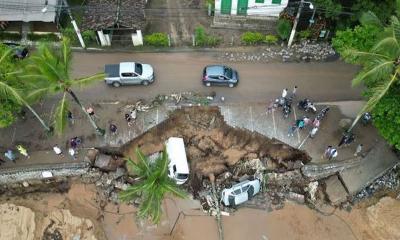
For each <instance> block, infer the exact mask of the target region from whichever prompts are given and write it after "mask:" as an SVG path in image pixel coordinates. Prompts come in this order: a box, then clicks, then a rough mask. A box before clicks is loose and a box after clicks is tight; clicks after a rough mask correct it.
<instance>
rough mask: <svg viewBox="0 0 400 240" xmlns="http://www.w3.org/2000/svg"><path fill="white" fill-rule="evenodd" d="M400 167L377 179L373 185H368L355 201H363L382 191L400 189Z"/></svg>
mask: <svg viewBox="0 0 400 240" xmlns="http://www.w3.org/2000/svg"><path fill="white" fill-rule="evenodd" d="M399 170H400V169H399V167H398V166H395V167H394V168H393V169H391V170H389V171H388V172H387V173H386V174H385V175H383V176H382V177H380V178H378V179H376V180H375V181H374V182H373V183H372V184H370V185H368V186H367V187H366V188H364V189H363V190H362V191H361V192H359V193H358V194H357V195H356V196H355V197H354V201H355V202H357V201H361V200H362V199H365V198H368V197H371V196H372V195H373V194H374V193H376V192H378V191H381V190H397V189H399V188H400V173H399Z"/></svg>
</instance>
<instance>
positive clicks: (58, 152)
mask: <svg viewBox="0 0 400 240" xmlns="http://www.w3.org/2000/svg"><path fill="white" fill-rule="evenodd" d="M53 151H54V152H55V153H56V154H57V155H59V156H61V157H64V154H63V152H62V151H61V148H60V147H59V146H58V145H57V144H56V145H54V146H53Z"/></svg>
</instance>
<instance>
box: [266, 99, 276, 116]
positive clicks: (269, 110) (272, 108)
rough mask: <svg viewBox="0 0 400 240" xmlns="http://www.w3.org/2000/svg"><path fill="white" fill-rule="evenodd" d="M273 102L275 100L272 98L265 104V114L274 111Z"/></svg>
mask: <svg viewBox="0 0 400 240" xmlns="http://www.w3.org/2000/svg"><path fill="white" fill-rule="evenodd" d="M274 103H275V102H274V100H273V99H271V101H269V104H268V106H267V115H268V114H271V113H272V111H274V106H275V104H274Z"/></svg>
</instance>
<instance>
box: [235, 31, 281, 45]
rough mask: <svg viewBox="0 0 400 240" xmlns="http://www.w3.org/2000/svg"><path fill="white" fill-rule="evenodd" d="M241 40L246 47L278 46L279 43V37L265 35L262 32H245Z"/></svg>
mask: <svg viewBox="0 0 400 240" xmlns="http://www.w3.org/2000/svg"><path fill="white" fill-rule="evenodd" d="M240 40H241V41H242V43H244V44H246V45H256V44H261V43H267V44H276V43H277V42H278V37H277V36H275V35H272V34H267V35H263V34H262V33H260V32H245V33H243V34H242V35H241V36H240Z"/></svg>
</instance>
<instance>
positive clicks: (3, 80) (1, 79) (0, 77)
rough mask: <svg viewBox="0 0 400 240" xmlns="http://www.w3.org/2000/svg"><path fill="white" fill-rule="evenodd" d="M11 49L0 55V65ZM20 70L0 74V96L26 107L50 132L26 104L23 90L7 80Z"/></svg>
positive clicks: (49, 130) (7, 57)
mask: <svg viewBox="0 0 400 240" xmlns="http://www.w3.org/2000/svg"><path fill="white" fill-rule="evenodd" d="M12 51H13V50H12V49H8V50H7V51H5V52H3V54H2V56H1V57H0V65H3V64H6V62H7V61H9V60H10V59H11V54H12ZM19 73H20V71H10V72H4V73H1V74H0V96H1V97H2V98H5V99H9V100H11V101H14V102H16V103H17V104H18V105H21V106H25V107H27V108H28V109H29V110H30V111H31V112H32V113H33V115H34V116H35V117H36V118H37V120H39V122H40V124H41V125H42V126H43V128H44V129H46V131H47V132H51V130H52V129H51V128H50V127H49V126H47V124H46V123H45V122H44V121H43V119H42V118H41V117H40V116H39V115H38V114H37V113H36V111H35V110H34V109H33V108H32V107H31V106H30V105H29V104H28V102H27V101H26V100H25V99H24V98H23V97H22V96H23V94H24V93H23V91H21V89H19V88H16V87H14V86H12V84H10V83H11V82H10V81H8V80H9V79H15V78H16V76H17V74H19Z"/></svg>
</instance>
